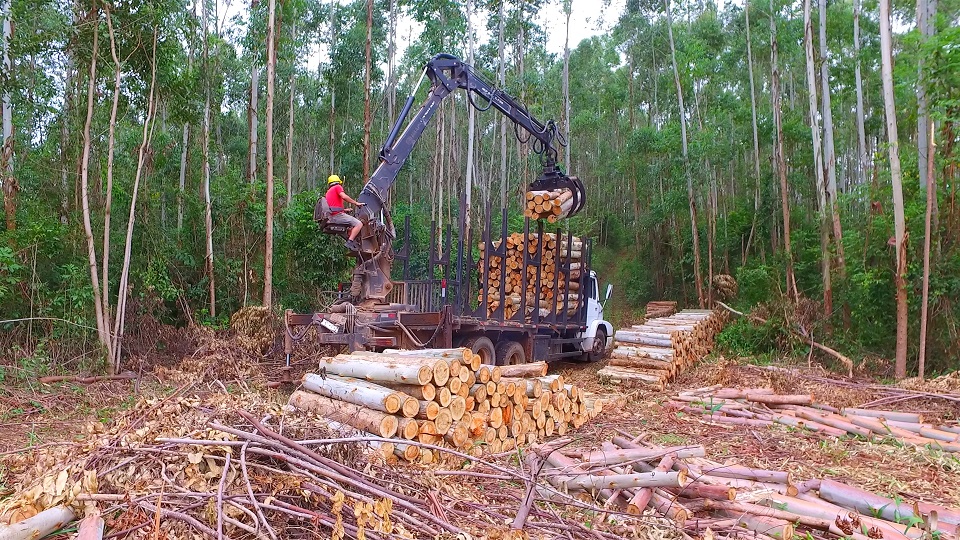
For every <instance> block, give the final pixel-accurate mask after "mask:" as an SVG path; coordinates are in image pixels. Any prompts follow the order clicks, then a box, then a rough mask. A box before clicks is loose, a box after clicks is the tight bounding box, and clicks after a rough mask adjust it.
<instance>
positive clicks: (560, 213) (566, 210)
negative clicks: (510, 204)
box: [523, 189, 573, 223]
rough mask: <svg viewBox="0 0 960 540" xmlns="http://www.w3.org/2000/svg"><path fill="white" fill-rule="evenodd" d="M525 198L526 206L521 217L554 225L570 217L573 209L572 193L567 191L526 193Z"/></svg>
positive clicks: (555, 190)
mask: <svg viewBox="0 0 960 540" xmlns="http://www.w3.org/2000/svg"><path fill="white" fill-rule="evenodd" d="M526 197H527V206H526V208H525V209H524V212H523V215H524V217H528V218H530V219H545V220H547V221H549V222H550V223H556V222H557V221H558V220H560V219H563V218H565V217H567V216H568V215H570V210H571V209H572V208H573V191H571V190H569V189H554V190H551V191H528V192H527V195H526Z"/></svg>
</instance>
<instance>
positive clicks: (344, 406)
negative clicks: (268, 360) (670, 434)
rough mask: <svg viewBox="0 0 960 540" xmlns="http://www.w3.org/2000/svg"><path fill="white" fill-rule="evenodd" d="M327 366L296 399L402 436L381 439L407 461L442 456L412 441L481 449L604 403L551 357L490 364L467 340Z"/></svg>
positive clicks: (543, 431) (344, 358)
mask: <svg viewBox="0 0 960 540" xmlns="http://www.w3.org/2000/svg"><path fill="white" fill-rule="evenodd" d="M318 367H319V368H320V369H319V370H318V373H308V374H307V375H305V376H304V377H303V381H302V383H303V387H302V389H300V390H297V391H296V392H294V393H293V395H292V396H291V397H290V405H292V406H293V407H295V408H297V409H299V410H302V411H308V412H312V413H316V414H319V415H320V416H323V417H325V418H328V419H329V420H332V421H334V422H336V423H338V424H343V425H348V426H351V427H352V428H354V429H356V430H357V431H359V432H361V433H367V434H370V435H373V436H377V437H384V438H389V439H395V441H393V442H391V443H389V444H381V445H380V447H379V448H380V449H381V451H384V452H385V453H386V454H387V457H388V458H393V456H396V457H398V458H400V459H403V460H406V461H419V462H427V463H429V462H430V461H432V460H433V459H435V457H436V456H435V455H434V454H433V452H432V451H430V450H429V449H425V448H422V447H420V446H418V445H414V444H411V442H412V441H417V442H419V443H423V444H430V445H435V446H444V447H448V448H453V449H457V450H459V451H461V452H464V453H470V454H472V455H481V454H483V453H484V452H490V453H498V452H503V451H509V450H513V449H514V448H516V447H517V446H518V445H521V446H523V445H528V444H533V443H535V442H536V441H539V440H542V439H543V438H545V437H550V436H552V435H554V434H557V435H563V434H565V433H566V432H567V430H568V429H571V428H575V427H580V426H581V425H583V423H584V422H586V421H587V420H588V419H590V418H593V417H595V416H596V415H597V414H599V413H600V412H601V411H602V410H603V405H604V403H603V400H602V399H601V398H600V397H598V396H596V395H594V394H591V393H589V392H585V391H583V390H582V389H580V388H578V387H577V386H576V385H573V384H567V383H566V382H565V381H564V380H563V376H562V375H553V376H547V375H546V373H547V365H546V363H544V362H534V363H530V364H525V365H520V366H489V365H485V364H482V363H481V357H480V356H479V355H477V354H474V353H473V352H472V351H471V350H470V349H466V348H460V349H426V350H419V351H401V350H396V349H394V350H388V351H385V352H383V353H372V352H354V353H352V354H340V355H337V356H334V357H325V358H323V359H321V360H320V365H319V366H318Z"/></svg>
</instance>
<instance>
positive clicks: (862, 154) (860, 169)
mask: <svg viewBox="0 0 960 540" xmlns="http://www.w3.org/2000/svg"><path fill="white" fill-rule="evenodd" d="M853 51H854V56H856V57H857V58H856V63H855V65H854V66H855V67H854V71H853V73H854V78H855V79H856V87H857V143H858V144H857V149H858V155H857V174H858V180H859V182H860V185H861V186H863V185H866V183H867V135H866V130H865V128H864V112H863V77H861V75H860V0H853Z"/></svg>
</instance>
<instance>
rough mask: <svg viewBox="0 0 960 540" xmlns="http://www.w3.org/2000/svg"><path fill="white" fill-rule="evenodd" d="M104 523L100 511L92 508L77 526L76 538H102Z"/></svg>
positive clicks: (93, 539) (78, 539)
mask: <svg viewBox="0 0 960 540" xmlns="http://www.w3.org/2000/svg"><path fill="white" fill-rule="evenodd" d="M104 525H105V524H104V522H103V518H102V517H101V516H100V512H99V511H97V510H94V511H93V512H91V513H90V514H87V517H85V518H83V520H82V521H81V522H80V525H79V527H78V528H77V540H102V539H103V527H104Z"/></svg>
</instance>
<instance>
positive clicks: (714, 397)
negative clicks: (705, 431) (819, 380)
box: [668, 387, 960, 452]
mask: <svg viewBox="0 0 960 540" xmlns="http://www.w3.org/2000/svg"><path fill="white" fill-rule="evenodd" d="M668 405H669V406H670V407H671V408H673V409H675V410H678V411H683V412H685V413H690V414H696V415H704V418H705V419H708V420H709V421H711V422H717V423H723V424H738V425H747V426H756V427H766V426H772V425H774V424H780V425H784V426H789V427H791V428H797V429H802V430H805V431H812V432H817V433H821V434H824V435H827V436H832V437H841V436H844V435H852V436H859V437H863V438H865V439H875V440H879V441H882V440H892V441H896V442H898V443H901V444H907V445H913V446H922V447H927V448H934V449H938V450H941V451H943V452H960V425H956V424H955V425H935V424H931V423H926V422H924V418H923V415H921V414H917V413H908V412H899V411H889V410H878V409H866V408H864V409H857V408H843V409H838V408H836V407H831V406H830V405H826V404H823V403H817V402H816V401H815V400H814V397H813V396H812V395H809V394H799V395H785V394H777V393H776V392H774V391H773V389H770V388H748V389H736V388H721V387H710V388H704V389H700V390H694V391H690V392H682V393H680V394H679V395H678V396H677V397H675V398H674V399H673V400H671V401H670V402H669V403H668Z"/></svg>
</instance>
